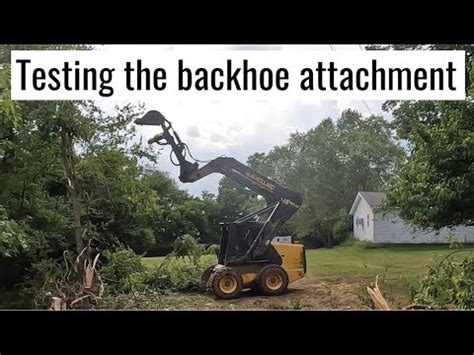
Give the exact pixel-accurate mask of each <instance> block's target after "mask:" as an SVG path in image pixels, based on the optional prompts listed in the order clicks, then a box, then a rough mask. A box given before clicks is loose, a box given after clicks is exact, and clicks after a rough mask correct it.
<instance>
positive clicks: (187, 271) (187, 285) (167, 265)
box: [147, 234, 216, 292]
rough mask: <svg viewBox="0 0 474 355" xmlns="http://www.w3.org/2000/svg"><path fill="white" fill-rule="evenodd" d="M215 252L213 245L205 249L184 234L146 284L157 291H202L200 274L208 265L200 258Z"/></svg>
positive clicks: (204, 246)
mask: <svg viewBox="0 0 474 355" xmlns="http://www.w3.org/2000/svg"><path fill="white" fill-rule="evenodd" d="M215 251H216V246H215V245H210V246H207V247H206V245H204V244H200V243H199V241H198V240H196V239H195V238H193V237H192V236H191V235H189V234H185V235H183V236H181V237H179V238H177V239H176V241H175V243H174V250H173V252H171V253H170V254H169V255H168V256H167V258H166V259H165V261H164V262H163V263H162V264H161V265H160V266H159V267H158V268H156V269H155V270H154V271H153V272H152V273H151V274H150V275H149V280H148V282H147V283H148V284H149V285H150V286H152V287H153V288H154V289H158V290H172V291H180V292H196V291H204V289H203V285H202V284H201V274H202V272H203V271H204V269H205V267H207V266H208V265H206V264H204V263H203V261H202V257H203V256H204V255H208V254H211V253H215Z"/></svg>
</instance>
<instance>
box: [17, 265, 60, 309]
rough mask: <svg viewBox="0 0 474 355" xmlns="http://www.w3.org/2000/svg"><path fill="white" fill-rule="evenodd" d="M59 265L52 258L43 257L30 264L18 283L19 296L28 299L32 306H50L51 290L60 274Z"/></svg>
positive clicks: (53, 288)
mask: <svg viewBox="0 0 474 355" xmlns="http://www.w3.org/2000/svg"><path fill="white" fill-rule="evenodd" d="M61 266H62V265H61V263H60V262H58V261H57V260H54V259H44V260H41V261H39V262H37V263H33V264H31V266H30V268H29V269H28V270H27V275H26V276H25V278H24V280H23V282H22V283H21V284H20V285H19V286H20V287H21V289H22V291H20V296H21V298H23V299H27V300H30V303H31V304H30V306H31V307H34V308H48V307H50V306H51V297H52V296H53V293H52V292H53V290H55V288H56V287H55V286H56V281H57V280H58V278H59V276H60V275H61V270H62V268H61Z"/></svg>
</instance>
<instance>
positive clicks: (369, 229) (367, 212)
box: [352, 198, 374, 242]
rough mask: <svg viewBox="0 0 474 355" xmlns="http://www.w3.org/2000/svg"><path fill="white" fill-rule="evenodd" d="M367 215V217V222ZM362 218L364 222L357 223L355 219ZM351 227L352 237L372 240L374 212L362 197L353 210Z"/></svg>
mask: <svg viewBox="0 0 474 355" xmlns="http://www.w3.org/2000/svg"><path fill="white" fill-rule="evenodd" d="M367 216H368V217H369V219H368V222H369V223H367ZM358 219H359V220H363V221H364V224H363V225H361V224H357V220H358ZM352 221H353V228H354V238H355V239H358V240H367V241H369V242H373V241H374V214H373V211H372V208H371V207H370V205H369V204H368V203H367V201H365V200H364V199H363V198H361V199H360V201H359V204H358V205H357V208H356V210H355V211H354V217H353V219H352Z"/></svg>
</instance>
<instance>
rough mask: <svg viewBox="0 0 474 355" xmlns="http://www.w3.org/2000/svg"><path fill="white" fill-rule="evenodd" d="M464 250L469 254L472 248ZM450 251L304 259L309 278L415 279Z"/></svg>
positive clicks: (345, 252) (355, 252)
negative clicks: (377, 276)
mask: <svg viewBox="0 0 474 355" xmlns="http://www.w3.org/2000/svg"><path fill="white" fill-rule="evenodd" d="M465 248H466V249H469V250H470V249H471V248H472V247H471V246H469V247H467V246H466V247H465ZM452 251H453V250H452V249H449V248H448V246H447V245H392V246H382V245H373V246H372V245H369V246H365V247H364V246H337V247H334V248H331V249H324V248H322V249H310V250H306V259H307V267H308V275H309V276H315V277H341V278H344V279H364V278H373V277H375V275H381V276H382V275H385V276H387V277H388V278H400V277H407V278H416V277H419V276H421V275H422V274H424V273H425V272H426V266H427V265H428V264H431V265H432V264H434V263H435V260H434V257H435V256H444V255H447V254H448V253H450V252H452ZM204 258H205V259H204V260H203V261H204V262H205V263H206V264H212V263H214V262H215V261H216V258H215V257H213V256H211V255H208V256H205V257H204ZM163 260H164V257H153V258H143V264H144V265H145V266H147V267H149V268H153V267H154V266H157V265H159V264H160V263H161V262H162V261H163Z"/></svg>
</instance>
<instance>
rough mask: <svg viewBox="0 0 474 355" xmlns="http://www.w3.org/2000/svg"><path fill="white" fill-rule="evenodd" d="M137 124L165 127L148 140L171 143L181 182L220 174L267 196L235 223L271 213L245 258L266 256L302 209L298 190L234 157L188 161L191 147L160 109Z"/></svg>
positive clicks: (140, 119) (138, 120)
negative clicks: (282, 229) (262, 203)
mask: <svg viewBox="0 0 474 355" xmlns="http://www.w3.org/2000/svg"><path fill="white" fill-rule="evenodd" d="M135 123H136V124H139V125H154V126H157V125H158V126H161V127H162V129H163V133H160V134H158V135H156V136H154V137H153V138H151V139H150V140H149V141H148V143H149V144H152V143H157V144H159V145H170V146H171V148H172V150H173V153H174V155H175V156H176V159H177V160H178V163H174V164H175V165H179V166H180V175H179V179H180V181H181V182H184V183H188V182H195V181H198V180H200V179H202V178H204V177H206V176H208V175H210V174H213V173H220V174H222V175H224V176H227V177H228V178H230V179H231V180H233V181H235V182H237V183H239V184H241V185H243V186H245V187H247V188H249V189H250V190H252V191H254V192H255V193H257V194H258V195H261V196H263V197H264V198H265V200H266V202H267V206H266V207H265V208H264V209H262V210H260V211H257V212H254V213H252V214H250V215H248V216H246V217H244V218H241V219H240V220H237V221H236V222H235V223H237V224H238V223H248V222H249V221H250V220H251V219H252V218H254V217H258V216H259V215H261V214H263V213H266V214H267V215H268V217H267V219H266V221H265V222H264V223H262V227H261V229H260V230H259V232H258V234H257V235H256V237H255V238H254V240H253V241H252V242H251V243H250V244H249V247H248V250H246V252H245V255H244V256H242V259H243V260H246V259H247V260H248V259H252V258H258V257H260V256H262V255H264V254H265V253H266V251H267V249H268V248H269V245H270V242H271V240H272V239H273V237H274V236H275V235H276V233H277V232H278V230H279V228H280V227H281V225H282V224H283V223H284V222H285V221H286V220H288V219H289V218H290V217H291V216H292V215H293V214H294V213H295V212H296V211H297V210H298V208H299V207H300V205H301V203H302V199H301V196H300V195H299V194H298V193H296V192H293V191H290V190H288V189H286V188H284V187H283V186H281V185H279V184H277V183H276V182H274V181H272V180H270V179H268V178H267V177H265V176H263V175H261V174H259V173H258V172H256V171H254V170H253V169H251V168H250V167H248V166H247V165H245V164H242V163H241V162H239V161H237V160H236V159H234V158H228V157H218V158H216V159H214V160H211V161H209V162H207V163H206V164H205V165H203V166H202V167H200V166H199V163H198V162H194V163H192V162H190V161H188V160H187V159H186V154H187V153H188V154H189V155H190V157H191V158H192V156H191V154H190V151H189V148H188V147H187V145H186V144H185V143H183V142H182V141H181V139H180V138H179V136H178V134H177V133H176V132H175V131H174V130H173V128H172V126H171V123H170V122H169V121H168V120H167V119H166V118H165V117H163V115H161V113H159V112H158V111H149V112H148V113H147V114H145V116H143V117H142V118H139V119H137V120H136V121H135ZM192 159H193V158H192ZM194 160H195V159H194Z"/></svg>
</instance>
